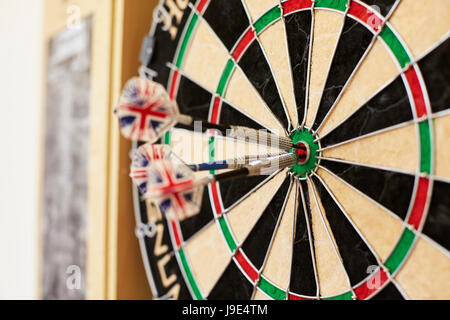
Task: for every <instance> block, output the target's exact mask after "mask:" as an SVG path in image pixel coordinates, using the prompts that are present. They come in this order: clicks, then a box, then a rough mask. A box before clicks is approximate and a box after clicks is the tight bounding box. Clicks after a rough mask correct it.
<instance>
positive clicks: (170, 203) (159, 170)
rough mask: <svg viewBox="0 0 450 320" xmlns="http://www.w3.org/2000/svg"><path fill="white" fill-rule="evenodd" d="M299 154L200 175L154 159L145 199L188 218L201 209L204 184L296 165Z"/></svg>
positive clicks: (176, 216) (169, 213) (172, 215)
mask: <svg viewBox="0 0 450 320" xmlns="http://www.w3.org/2000/svg"><path fill="white" fill-rule="evenodd" d="M297 161H298V156H297V155H296V154H293V153H287V154H282V155H278V156H273V157H269V158H267V159H262V160H256V161H253V162H250V163H249V164H247V165H244V166H242V167H241V168H239V169H235V170H231V171H228V172H224V173H219V174H212V175H208V176H206V177H201V178H198V177H196V176H195V175H194V171H193V170H191V168H189V167H188V166H186V165H184V164H179V165H176V164H174V163H173V162H171V161H167V160H162V161H155V162H154V163H153V164H152V165H151V166H150V168H149V169H148V182H147V191H146V193H145V195H144V198H145V199H148V200H151V201H153V202H155V203H156V204H158V205H159V207H160V208H161V211H162V212H164V213H165V214H166V216H167V217H168V218H174V219H177V220H180V221H182V220H185V219H187V218H189V217H192V216H194V215H196V214H197V213H198V212H199V211H200V201H201V198H202V194H203V188H204V187H205V186H206V185H208V184H211V183H215V182H223V181H226V180H230V179H235V178H239V177H245V176H257V175H264V174H270V173H273V172H275V171H277V170H280V169H284V168H286V167H289V166H293V165H295V164H296V163H297Z"/></svg>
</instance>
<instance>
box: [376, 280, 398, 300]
mask: <svg viewBox="0 0 450 320" xmlns="http://www.w3.org/2000/svg"><path fill="white" fill-rule="evenodd" d="M373 300H405V298H403V296H402V294H401V293H400V291H398V289H397V288H396V287H395V285H394V284H392V283H390V284H388V285H387V286H386V287H384V288H383V289H382V290H381V291H380V293H378V294H377V295H375V297H373Z"/></svg>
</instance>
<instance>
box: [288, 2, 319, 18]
mask: <svg viewBox="0 0 450 320" xmlns="http://www.w3.org/2000/svg"><path fill="white" fill-rule="evenodd" d="M311 7H312V1H311V0H289V1H286V2H283V14H284V15H287V14H290V13H293V12H295V11H299V10H302V9H308V8H311Z"/></svg>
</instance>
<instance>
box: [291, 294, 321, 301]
mask: <svg viewBox="0 0 450 320" xmlns="http://www.w3.org/2000/svg"><path fill="white" fill-rule="evenodd" d="M288 300H302V301H311V300H317V299H312V298H305V297H301V296H299V295H296V294H293V293H289V295H288Z"/></svg>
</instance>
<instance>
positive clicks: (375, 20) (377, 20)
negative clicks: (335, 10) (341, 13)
mask: <svg viewBox="0 0 450 320" xmlns="http://www.w3.org/2000/svg"><path fill="white" fill-rule="evenodd" d="M348 15H350V16H352V17H354V18H356V19H358V20H360V21H361V22H363V23H365V24H366V25H367V26H369V27H370V28H371V29H372V30H373V31H374V32H378V31H379V30H380V27H381V26H382V25H383V19H382V18H381V17H379V16H378V15H377V14H376V13H375V12H374V11H373V10H370V9H368V8H367V7H366V6H364V5H362V4H361V3H359V2H358V1H352V2H351V5H350V8H349V10H348Z"/></svg>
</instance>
